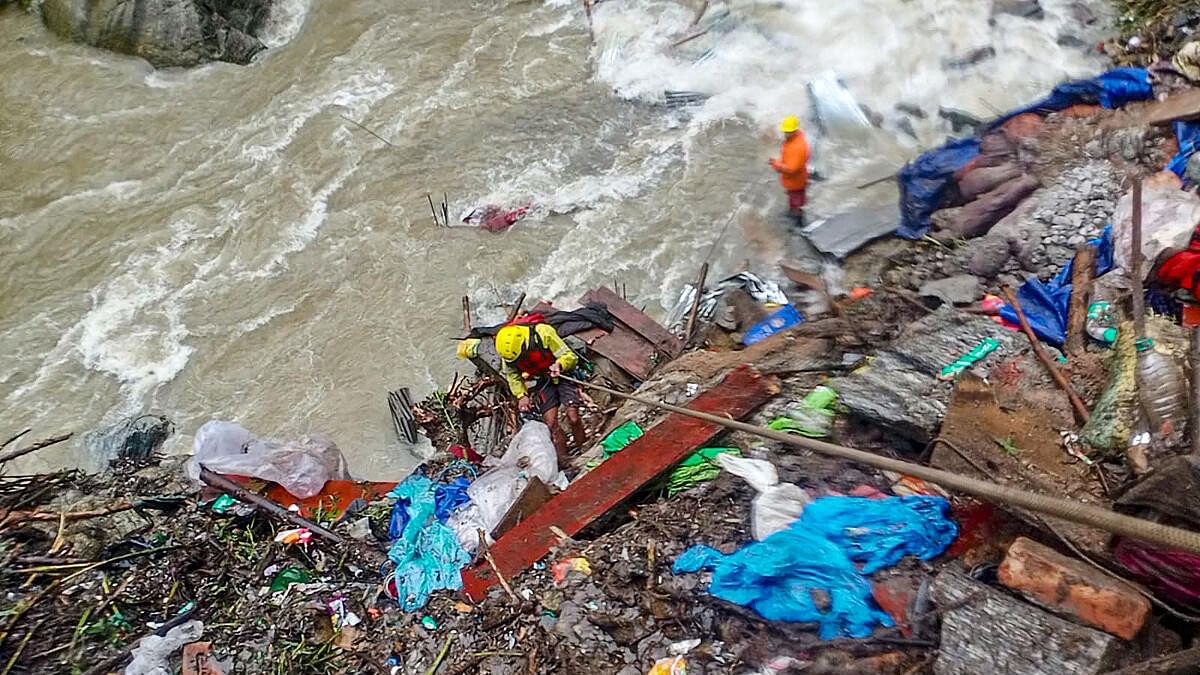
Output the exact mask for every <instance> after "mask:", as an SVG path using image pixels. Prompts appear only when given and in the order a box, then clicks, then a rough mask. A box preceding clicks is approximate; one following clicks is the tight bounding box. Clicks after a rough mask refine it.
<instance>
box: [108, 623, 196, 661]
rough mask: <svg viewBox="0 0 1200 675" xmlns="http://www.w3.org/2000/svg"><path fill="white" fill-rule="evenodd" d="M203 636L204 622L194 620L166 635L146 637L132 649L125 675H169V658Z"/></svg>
mask: <svg viewBox="0 0 1200 675" xmlns="http://www.w3.org/2000/svg"><path fill="white" fill-rule="evenodd" d="M203 635H204V622H203V621H195V620H193V621H188V622H187V623H185V624H182V625H179V626H176V627H174V628H172V629H171V630H169V631H167V634H166V635H162V636H159V635H147V636H146V637H144V638H142V639H141V641H140V642H138V646H137V647H134V648H133V652H132V656H133V661H131V662H130V663H129V665H128V666H125V675H171V673H173V672H174V670H173V669H172V668H171V657H172V656H174V654H175V652H177V651H179V650H180V649H182V648H183V646H184V645H186V644H188V643H190V642H195V641H196V640H199V639H200V638H201V637H202V636H203Z"/></svg>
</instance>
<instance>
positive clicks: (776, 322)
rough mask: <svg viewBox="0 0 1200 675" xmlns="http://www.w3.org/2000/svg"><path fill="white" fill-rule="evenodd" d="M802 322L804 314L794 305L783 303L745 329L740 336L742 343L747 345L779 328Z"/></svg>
mask: <svg viewBox="0 0 1200 675" xmlns="http://www.w3.org/2000/svg"><path fill="white" fill-rule="evenodd" d="M802 323H804V315H802V314H801V313H800V312H799V311H797V310H796V308H795V307H793V306H791V305H784V306H783V307H780V308H779V309H777V310H775V311H774V312H773V313H771V315H770V316H768V317H767V318H765V319H763V320H762V321H759V322H758V323H756V324H754V325H753V326H751V327H750V330H747V331H746V334H745V335H744V336H742V344H744V345H746V346H747V347H749V346H750V345H752V344H754V343H756V342H762V341H763V340H766V339H767V338H769V337H771V336H772V335H774V334H776V333H778V332H779V331H781V330H787V329H789V328H791V327H792V326H798V325H800V324H802Z"/></svg>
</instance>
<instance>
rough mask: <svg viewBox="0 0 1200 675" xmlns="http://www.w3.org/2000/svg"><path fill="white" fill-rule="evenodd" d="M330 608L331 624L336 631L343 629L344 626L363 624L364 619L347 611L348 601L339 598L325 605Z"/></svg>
mask: <svg viewBox="0 0 1200 675" xmlns="http://www.w3.org/2000/svg"><path fill="white" fill-rule="evenodd" d="M325 606H326V607H328V608H329V619H330V623H331V624H333V627H334V628H335V629H341V628H342V627H344V626H357V625H358V624H360V623H362V619H361V618H359V616H358V615H357V614H355V613H354V612H352V611H350V610H349V609H346V599H345V598H342V597H337V598H334V599H332V600H330V601H329V602H327V603H325Z"/></svg>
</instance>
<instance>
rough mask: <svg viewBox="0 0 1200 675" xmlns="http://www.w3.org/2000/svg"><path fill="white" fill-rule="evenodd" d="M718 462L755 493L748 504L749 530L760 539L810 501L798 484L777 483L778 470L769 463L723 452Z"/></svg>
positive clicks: (785, 523) (785, 524)
mask: <svg viewBox="0 0 1200 675" xmlns="http://www.w3.org/2000/svg"><path fill="white" fill-rule="evenodd" d="M717 463H718V464H720V465H721V468H723V469H725V470H726V471H728V472H729V473H732V474H733V475H735V476H738V477H740V478H742V479H743V480H745V481H746V482H747V483H749V484H750V487H752V488H754V490H755V492H757V493H758V494H757V495H756V496H755V497H754V501H753V502H751V505H750V531H751V533H752V534H753V536H754V538H755V539H757V540H759V541H762V540H763V539H766V538H767V537H769V536H771V535H772V534H774V533H775V532H779V531H781V530H784V529H786V528H787V527H788V526H789V525H791V524H792V522H793V521H795V520H796V519H797V518H799V517H800V514H801V513H803V512H804V507H805V505H806V504H808V503H809V502H810V501H811V499H810V498H809V496H808V493H807V492H805V491H804V490H801V489H800V488H799V487H798V486H796V485H793V484H791V483H780V482H779V473H778V472H777V471H776V470H775V465H774V464H771V463H770V462H767V461H765V460H761V459H749V458H745V457H737V456H734V455H730V454H722V455H718V456H717Z"/></svg>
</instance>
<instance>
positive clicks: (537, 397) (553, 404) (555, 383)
mask: <svg viewBox="0 0 1200 675" xmlns="http://www.w3.org/2000/svg"><path fill="white" fill-rule="evenodd" d="M529 396H530V398H532V399H533V406H534V409H536V410H537V411H538V413H539V414H542V415H544V414H546V411H547V410H553V409H555V408H557V407H559V406H563V405H565V406H567V407H575V406H578V405H579V401H580V398H579V387H578V386H576V384H575V383H574V382H567V381H566V380H551V379H549V378H546V379H543V380H542V381H541V382H539V383H538V384H537V385H536V386H535V387H534V388H533V389H531V390H530V392H529Z"/></svg>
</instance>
